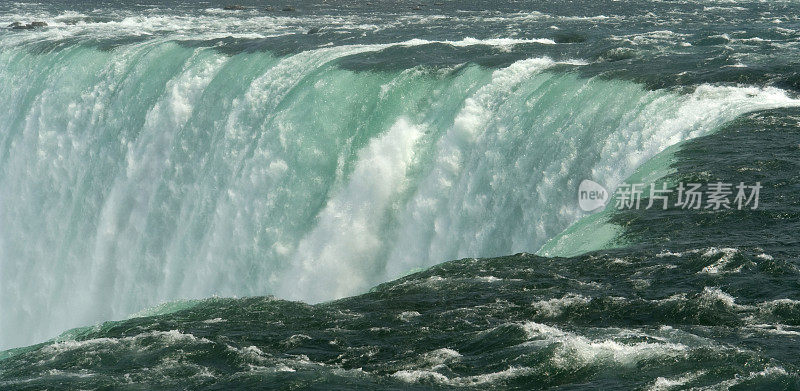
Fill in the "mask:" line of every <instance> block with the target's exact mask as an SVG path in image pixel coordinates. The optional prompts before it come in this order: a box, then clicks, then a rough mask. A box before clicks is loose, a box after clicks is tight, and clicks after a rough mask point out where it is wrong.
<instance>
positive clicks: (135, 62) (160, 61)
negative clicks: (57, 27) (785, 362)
mask: <svg viewBox="0 0 800 391" xmlns="http://www.w3.org/2000/svg"><path fill="white" fill-rule="evenodd" d="M53 39H54V38H52V37H49V36H48V37H45V38H42V37H40V38H39V39H30V38H29V40H27V41H21V40H20V37H19V36H17V35H12V34H4V35H3V36H2V37H0V45H2V51H0V64H2V66H0V103H2V107H4V108H6V109H4V110H3V111H2V112H0V162H2V166H0V220H1V221H2V224H0V265H1V267H2V274H0V305H2V308H3V316H2V318H0V346H2V347H6V348H9V347H15V346H21V345H25V344H30V343H33V342H38V341H42V340H45V339H47V338H49V337H52V336H54V335H56V334H58V333H59V332H61V331H63V330H65V329H67V328H70V327H76V326H80V325H86V324H92V323H96V322H98V321H102V320H107V319H119V318H124V317H126V316H128V315H130V314H132V313H135V312H137V311H139V310H141V309H143V308H146V307H148V306H153V305H155V304H158V303H161V302H164V301H172V300H177V299H188V298H205V297H210V296H254V295H266V294H273V295H276V296H277V297H280V298H287V299H299V300H304V301H308V302H319V301H324V300H330V299H336V298H341V297H345V296H348V295H353V294H357V293H361V292H365V291H366V290H367V289H368V288H370V287H371V286H374V285H376V284H378V283H380V282H384V281H388V280H390V279H393V278H397V277H400V276H403V275H405V274H407V273H409V272H410V271H414V270H419V269H420V268H426V267H429V266H432V265H435V264H437V263H440V262H442V261H446V260H450V259H457V258H463V257H468V256H469V257H489V256H500V255H504V254H512V253H516V252H521V251H535V250H538V249H539V248H540V247H541V246H542V245H543V244H544V243H545V242H546V241H547V240H548V239H551V238H553V237H555V236H556V235H557V234H558V233H560V232H561V231H563V230H564V229H565V228H567V227H568V226H570V225H571V224H572V223H574V222H576V221H577V220H578V219H579V218H580V217H581V216H582V214H581V212H580V210H579V209H578V208H577V205H576V204H575V203H574V196H573V191H572V189H574V188H576V187H577V184H578V183H579V182H580V180H582V179H584V178H594V179H595V180H597V181H599V182H601V183H604V184H606V185H608V186H609V187H610V188H612V189H613V188H614V187H615V186H616V185H617V184H619V183H621V182H622V181H623V180H624V179H625V178H627V177H628V176H629V175H631V174H632V173H633V172H634V170H635V169H636V168H637V167H639V166H640V165H641V164H642V163H644V162H646V161H647V160H648V159H650V158H652V157H653V156H655V155H656V154H658V153H659V152H661V151H663V150H664V149H665V148H667V147H668V146H671V145H674V144H677V143H679V142H681V141H684V140H688V139H691V138H694V137H697V136H702V135H705V134H708V133H710V132H712V131H714V130H715V129H717V128H718V127H719V126H721V125H722V124H725V123H726V122H728V121H731V120H733V119H735V118H737V117H738V116H740V115H742V114H744V113H747V112H752V111H756V110H763V109H770V108H777V107H790V106H796V105H798V103H800V102H798V101H797V100H795V99H793V98H790V97H789V96H788V95H787V94H786V92H784V91H783V90H781V89H778V88H775V87H748V86H717V85H710V84H701V85H698V86H696V87H695V88H694V89H693V91H688V92H679V91H671V90H667V89H656V90H650V89H648V88H646V87H645V86H643V85H641V84H638V83H636V82H632V81H625V80H618V79H608V78H602V77H586V76H583V75H581V74H580V68H582V67H584V66H586V65H587V61H585V60H582V59H565V60H553V59H551V58H550V57H547V56H540V57H536V56H534V57H530V58H525V59H520V60H516V61H513V62H512V63H510V65H507V66H504V67H500V68H498V69H491V68H486V67H482V66H479V65H474V64H469V63H465V64H459V65H453V66H446V67H436V68H431V67H427V66H423V65H417V66H412V67H409V68H407V69H389V70H380V69H379V70H374V71H373V70H368V69H366V70H365V69H358V70H355V69H349V68H348V67H342V66H339V65H338V64H340V60H343V59H347V58H353V56H359V55H365V54H370V53H373V54H374V53H381V52H385V51H387V50H395V49H398V48H405V49H408V48H411V47H418V46H419V47H423V48H424V50H432V49H433V48H438V47H440V46H441V45H445V46H451V47H455V48H470V47H484V48H486V47H488V48H492V47H508V46H513V45H515V44H522V43H526V44H531V45H551V44H554V42H552V41H550V40H544V39H535V40H531V39H529V40H513V39H510V38H508V39H487V40H480V39H466V38H465V39H462V40H459V41H447V42H433V41H428V40H422V39H410V40H406V41H401V42H397V43H381V44H342V45H335V46H330V47H322V48H316V49H309V50H302V51H299V52H297V53H290V54H287V55H282V56H281V55H275V54H272V53H270V52H268V51H248V50H245V51H242V52H239V53H234V54H230V53H225V52H224V51H220V50H218V48H216V47H213V45H212V46H210V47H209V46H207V45H199V46H198V45H195V44H187V43H186V42H185V41H184V40H179V39H176V38H159V39H146V40H144V41H142V42H138V41H139V40H136V42H130V43H117V44H114V45H113V46H112V47H103V46H102V45H97V44H93V43H86V42H85V41H74V42H73V41H70V40H53ZM31 281H36V283H31Z"/></svg>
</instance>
